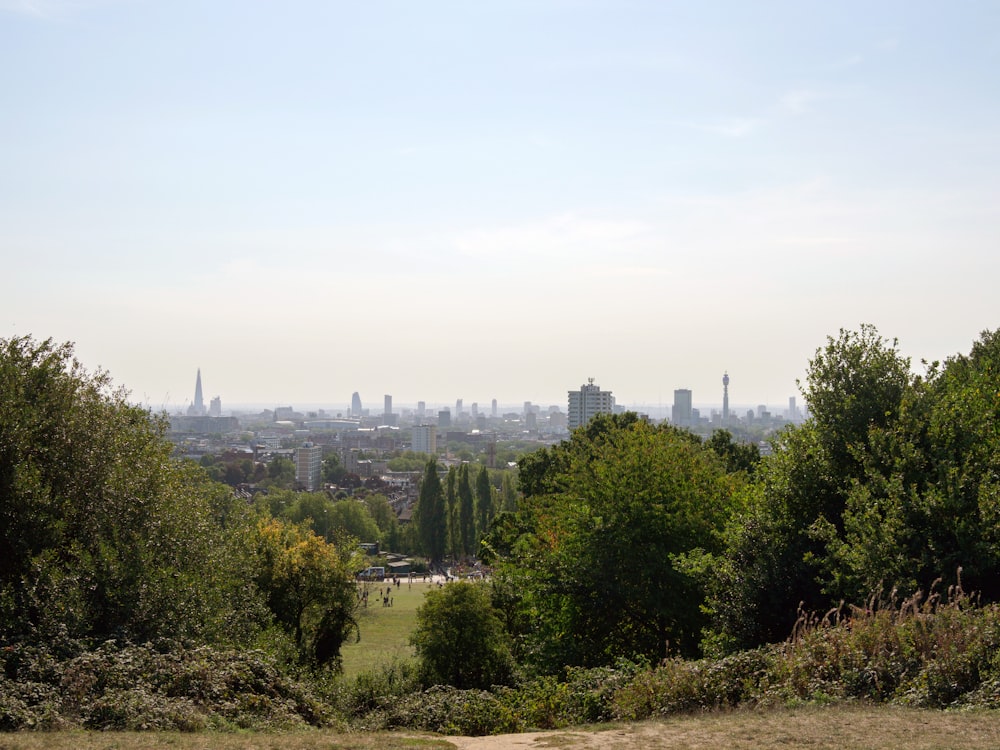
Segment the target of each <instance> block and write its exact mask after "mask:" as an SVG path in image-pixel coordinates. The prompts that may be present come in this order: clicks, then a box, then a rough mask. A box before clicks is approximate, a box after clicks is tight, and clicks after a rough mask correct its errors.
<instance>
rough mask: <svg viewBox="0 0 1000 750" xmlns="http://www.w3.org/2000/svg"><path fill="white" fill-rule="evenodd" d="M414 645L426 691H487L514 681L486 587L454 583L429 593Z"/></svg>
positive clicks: (503, 635) (508, 653)
mask: <svg viewBox="0 0 1000 750" xmlns="http://www.w3.org/2000/svg"><path fill="white" fill-rule="evenodd" d="M410 640H411V643H412V644H413V647H414V649H415V650H416V652H417V657H418V659H419V660H420V669H421V674H422V679H423V681H424V683H425V684H427V685H451V686H453V687H457V688H462V689H474V688H478V689H482V690H486V689H489V688H490V687H492V686H493V685H506V684H509V683H510V682H511V680H512V678H513V668H514V662H513V658H512V656H511V651H510V646H509V644H508V640H507V634H506V633H505V632H504V628H503V623H502V622H501V620H500V618H499V617H498V615H497V613H496V611H495V610H494V609H493V607H492V605H491V602H490V595H489V591H488V590H487V588H486V586H485V585H484V584H479V583H470V582H466V581H456V582H453V583H449V584H448V585H446V586H445V587H443V588H441V589H435V590H431V591H428V592H427V596H426V597H425V599H424V603H423V604H422V605H421V606H420V608H419V609H418V610H417V626H416V628H415V630H414V632H413V635H412V636H411V639H410Z"/></svg>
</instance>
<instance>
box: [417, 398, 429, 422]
mask: <svg viewBox="0 0 1000 750" xmlns="http://www.w3.org/2000/svg"><path fill="white" fill-rule="evenodd" d="M426 411H427V404H426V403H425V402H424V401H417V419H419V420H423V418H424V413H425V412H426Z"/></svg>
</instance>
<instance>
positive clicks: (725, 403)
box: [722, 372, 729, 422]
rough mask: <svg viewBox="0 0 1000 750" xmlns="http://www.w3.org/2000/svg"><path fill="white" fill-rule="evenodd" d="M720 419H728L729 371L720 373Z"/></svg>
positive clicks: (726, 420)
mask: <svg viewBox="0 0 1000 750" xmlns="http://www.w3.org/2000/svg"><path fill="white" fill-rule="evenodd" d="M722 421H723V422H728V421H729V373H728V372H726V373H723V375H722Z"/></svg>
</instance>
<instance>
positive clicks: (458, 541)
mask: <svg viewBox="0 0 1000 750" xmlns="http://www.w3.org/2000/svg"><path fill="white" fill-rule="evenodd" d="M444 486H445V491H444V502H445V514H446V516H447V527H448V528H447V537H448V542H447V544H446V546H445V548H446V549H447V550H448V551H449V552H450V553H451V555H452V557H458V556H460V555H461V554H462V531H461V520H460V519H461V509H460V508H459V507H458V471H457V470H456V469H455V467H454V466H449V467H448V473H447V475H445V480H444Z"/></svg>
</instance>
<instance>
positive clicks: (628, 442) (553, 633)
mask: <svg viewBox="0 0 1000 750" xmlns="http://www.w3.org/2000/svg"><path fill="white" fill-rule="evenodd" d="M520 477H521V481H522V487H524V491H525V498H524V499H523V500H522V504H521V510H520V511H519V512H518V513H517V514H515V515H513V516H511V515H510V514H505V515H506V516H507V517H506V518H503V520H499V519H498V521H497V524H496V525H495V533H492V534H490V535H489V537H488V538H487V539H486V541H485V546H486V547H487V548H488V549H489V550H491V551H492V552H491V554H495V555H497V557H498V558H499V566H498V569H497V579H498V590H500V591H506V592H508V593H509V594H511V596H512V600H511V601H508V602H507V603H505V606H504V608H505V609H506V610H507V611H508V613H509V614H508V615H507V617H508V622H509V623H511V624H512V625H513V626H514V627H516V628H519V629H518V630H516V631H515V634H516V635H517V636H518V637H519V645H520V653H521V654H523V657H524V658H525V659H526V660H527V661H528V662H530V663H531V664H533V665H534V666H536V667H537V668H540V669H543V670H546V671H549V672H552V671H555V670H559V669H562V667H563V666H564V665H578V666H602V665H607V664H611V663H613V662H615V661H616V660H618V659H621V658H633V657H644V658H650V659H658V658H662V657H663V656H665V655H666V653H667V649H670V650H675V651H680V652H682V653H692V652H693V651H695V650H696V649H697V643H698V637H699V633H700V630H701V628H702V626H703V616H702V613H701V611H700V609H699V605H700V602H701V599H702V593H701V583H700V582H699V580H698V579H697V578H696V577H695V576H693V575H692V574H691V572H690V570H689V565H688V564H687V563H686V561H685V558H686V556H688V555H698V554H702V553H705V552H712V551H715V550H718V549H719V546H720V541H721V538H720V532H721V530H722V526H723V524H724V522H725V520H726V516H727V513H728V512H729V506H730V502H731V497H732V493H733V490H734V488H735V487H736V486H737V484H738V480H737V478H736V477H735V476H727V475H726V474H725V472H724V469H723V467H722V465H721V463H720V461H719V460H718V459H717V457H716V456H715V454H714V453H712V452H711V451H709V450H706V449H705V448H704V447H703V446H702V445H701V442H700V440H699V439H698V438H697V437H694V436H692V435H691V434H690V433H687V432H682V431H679V430H676V429H674V428H672V427H669V426H664V427H653V426H651V425H649V424H648V423H647V422H645V421H642V420H639V419H638V418H637V417H636V415H634V414H625V415H621V416H618V415H616V416H609V415H602V416H599V417H596V418H595V419H593V420H592V421H591V422H590V423H589V424H588V425H587V426H586V428H584V429H580V430H577V431H575V432H574V433H573V435H572V437H571V438H570V440H569V441H567V442H564V443H562V444H560V445H558V446H555V447H553V448H551V449H544V450H542V451H539V452H538V453H536V454H534V455H532V456H528V457H526V458H525V460H524V462H523V464H522V466H521V474H520ZM520 628H523V629H520Z"/></svg>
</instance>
